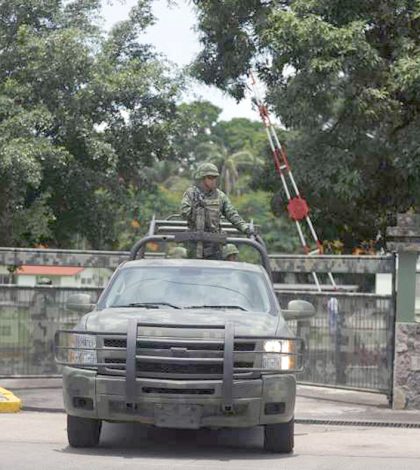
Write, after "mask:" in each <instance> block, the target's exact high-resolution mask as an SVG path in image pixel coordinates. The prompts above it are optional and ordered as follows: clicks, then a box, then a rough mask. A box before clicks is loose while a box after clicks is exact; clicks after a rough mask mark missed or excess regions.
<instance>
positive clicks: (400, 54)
mask: <svg viewBox="0 0 420 470" xmlns="http://www.w3.org/2000/svg"><path fill="white" fill-rule="evenodd" d="M194 4H195V8H196V10H197V12H198V17H199V31H200V33H201V42H202V45H203V48H202V51H201V52H200V54H199V57H198V58H197V60H196V62H195V65H194V73H195V75H196V76H197V77H198V78H200V79H201V80H203V81H204V82H206V83H208V84H215V85H217V86H218V87H220V88H221V89H223V90H226V91H228V92H229V93H231V94H232V95H233V96H235V97H237V98H238V99H240V98H241V97H242V96H243V93H244V89H245V85H246V82H247V80H248V77H247V74H248V72H249V70H250V69H251V68H252V69H254V70H256V72H257V75H258V77H259V79H260V80H261V81H263V83H264V84H265V87H266V90H267V94H266V99H267V102H268V104H269V107H270V108H271V109H272V110H273V111H274V112H275V114H276V115H277V116H278V117H279V118H280V119H281V121H282V123H283V124H284V126H285V127H286V128H287V129H288V130H289V131H290V132H289V133H288V134H287V146H288V150H289V155H290V159H291V162H292V165H293V169H294V172H295V177H296V179H297V180H298V183H299V185H300V187H301V188H302V189H303V192H304V194H305V195H306V197H307V199H308V201H309V202H310V205H311V206H312V207H313V208H315V209H314V211H313V215H314V217H315V221H316V224H317V227H318V228H319V231H320V232H321V236H322V237H324V238H335V237H340V238H342V239H352V240H354V241H358V240H363V239H369V238H372V237H374V236H375V234H376V231H377V230H378V229H383V228H384V226H386V225H387V223H389V216H390V215H391V214H395V213H396V212H401V211H405V210H407V209H409V208H415V209H418V208H419V202H420V199H419V197H420V191H419V188H420V158H419V152H420V133H419V132H418V128H419V124H420V72H419V71H420V3H419V2H418V1H417V0H375V1H373V0H364V1H362V2H354V1H350V0H284V1H283V0H249V1H246V2H243V1H241V0H222V1H220V2H213V1H212V0H195V1H194ZM271 174H272V172H269V171H268V169H267V170H266V174H265V175H264V177H263V179H261V183H260V185H261V186H264V187H265V188H271V189H272V190H273V191H275V190H276V188H278V181H277V180H274V179H273V178H271V177H270V175H271Z"/></svg>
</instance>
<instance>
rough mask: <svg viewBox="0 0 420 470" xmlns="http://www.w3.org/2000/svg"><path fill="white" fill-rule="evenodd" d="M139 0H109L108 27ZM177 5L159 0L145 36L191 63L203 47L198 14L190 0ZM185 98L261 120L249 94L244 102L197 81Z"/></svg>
mask: <svg viewBox="0 0 420 470" xmlns="http://www.w3.org/2000/svg"><path fill="white" fill-rule="evenodd" d="M136 3H137V0H113V1H112V2H110V1H108V0H105V1H104V7H103V16H104V19H105V26H106V28H110V27H111V26H112V25H113V24H115V23H116V22H118V21H121V20H124V19H126V18H127V16H128V13H129V11H130V9H131V7H133V6H134V5H135V4H136ZM177 4H178V5H177V6H168V2H167V0H155V1H154V4H153V14H154V15H155V17H156V24H155V25H153V26H152V27H150V28H149V30H148V32H147V33H146V34H145V35H144V37H143V38H142V40H144V41H145V42H147V43H150V44H152V45H153V46H154V47H155V49H156V51H157V52H160V53H162V54H164V55H165V56H166V57H167V58H168V59H169V60H170V61H171V62H173V63H175V64H177V65H178V66H184V65H187V64H189V63H190V62H191V61H192V60H193V58H194V56H195V55H196V54H197V53H198V52H199V50H200V43H199V40H198V34H197V33H196V32H195V31H194V25H195V24H196V18H195V14H194V11H193V7H192V5H188V2H187V0H177ZM184 98H185V101H188V102H189V101H193V100H194V99H200V98H201V99H205V100H208V101H211V102H212V103H213V104H215V105H216V106H219V107H220V108H222V110H223V111H222V114H221V116H220V117H221V119H223V120H229V119H231V118H233V117H246V118H248V119H252V120H258V119H259V116H258V113H257V111H256V110H255V109H254V108H253V107H252V105H251V101H250V99H249V98H247V99H245V100H242V101H241V102H240V103H236V101H235V100H234V99H233V98H231V97H229V96H227V95H226V94H224V93H222V92H221V91H220V90H218V89H217V88H216V87H209V86H206V85H202V84H198V83H197V84H196V85H193V86H192V87H191V89H190V90H189V91H188V93H187V94H186V95H185V97H184Z"/></svg>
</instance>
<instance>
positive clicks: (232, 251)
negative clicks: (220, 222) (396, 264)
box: [222, 243, 239, 259]
mask: <svg viewBox="0 0 420 470" xmlns="http://www.w3.org/2000/svg"><path fill="white" fill-rule="evenodd" d="M230 255H239V250H238V249H237V248H236V246H235V245H234V244H233V243H228V244H227V245H226V246H225V247H223V253H222V256H223V259H226V258H227V257H228V256H230Z"/></svg>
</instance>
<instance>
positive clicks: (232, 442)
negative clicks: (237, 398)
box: [60, 423, 293, 461]
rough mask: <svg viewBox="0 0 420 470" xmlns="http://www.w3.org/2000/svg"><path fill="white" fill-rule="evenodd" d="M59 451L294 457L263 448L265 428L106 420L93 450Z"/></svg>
mask: <svg viewBox="0 0 420 470" xmlns="http://www.w3.org/2000/svg"><path fill="white" fill-rule="evenodd" d="M60 452H63V453H67V454H81V455H101V456H105V455H113V456H121V457H125V458H135V457H139V456H141V457H143V458H144V457H151V458H160V459H168V460H171V459H174V458H175V459H176V458H178V459H179V458H181V459H197V460H207V459H211V460H214V459H218V460H221V461H224V460H230V459H236V458H238V459H239V458H240V459H243V458H244V457H245V458H246V459H254V458H255V459H258V460H261V459H279V458H291V457H293V454H285V455H282V454H271V453H268V452H265V451H264V449H263V429H262V428H257V427H256V428H251V429H221V430H207V429H200V430H185V429H159V428H154V427H149V426H144V425H141V424H136V423H124V424H111V423H104V425H103V427H102V433H101V441H100V444H99V446H98V447H95V448H92V449H75V448H72V447H67V448H64V449H62V450H61V451H60Z"/></svg>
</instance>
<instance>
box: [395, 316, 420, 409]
mask: <svg viewBox="0 0 420 470" xmlns="http://www.w3.org/2000/svg"><path fill="white" fill-rule="evenodd" d="M393 408H394V409H400V410H402V409H417V410H418V409H420V324H418V323H397V324H396V329H395V363H394V394H393Z"/></svg>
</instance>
